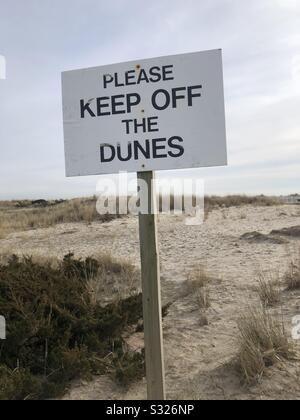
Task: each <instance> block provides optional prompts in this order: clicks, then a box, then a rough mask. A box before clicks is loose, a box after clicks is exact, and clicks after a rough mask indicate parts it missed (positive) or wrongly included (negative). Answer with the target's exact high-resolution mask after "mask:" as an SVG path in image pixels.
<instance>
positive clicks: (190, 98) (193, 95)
mask: <svg viewBox="0 0 300 420" xmlns="http://www.w3.org/2000/svg"><path fill="white" fill-rule="evenodd" d="M196 89H202V85H198V86H189V87H188V105H189V106H193V98H200V97H201V93H199V92H198V93H193V90H196Z"/></svg>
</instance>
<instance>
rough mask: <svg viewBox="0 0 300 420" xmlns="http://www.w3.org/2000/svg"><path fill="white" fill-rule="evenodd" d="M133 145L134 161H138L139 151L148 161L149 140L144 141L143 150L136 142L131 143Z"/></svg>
mask: <svg viewBox="0 0 300 420" xmlns="http://www.w3.org/2000/svg"><path fill="white" fill-rule="evenodd" d="M133 145H134V159H135V160H138V159H139V151H140V152H142V154H143V156H144V157H145V158H146V159H150V157H151V156H150V142H149V140H146V141H145V145H146V148H145V149H144V148H143V146H142V145H141V144H140V143H139V142H138V141H135V142H134V143H133Z"/></svg>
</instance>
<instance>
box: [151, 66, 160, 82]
mask: <svg viewBox="0 0 300 420" xmlns="http://www.w3.org/2000/svg"><path fill="white" fill-rule="evenodd" d="M149 73H150V75H151V76H152V77H150V78H149V80H150V82H152V83H156V82H160V81H161V74H160V68H159V67H158V66H157V67H151V69H150V71H149Z"/></svg>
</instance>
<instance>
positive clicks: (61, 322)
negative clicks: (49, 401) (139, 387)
mask: <svg viewBox="0 0 300 420" xmlns="http://www.w3.org/2000/svg"><path fill="white" fill-rule="evenodd" d="M113 267H115V268H116V267H118V265H117V263H115V264H114V265H113ZM99 270H108V271H109V270H111V268H110V267H109V266H106V267H105V266H103V262H101V260H99V261H98V260H96V259H92V258H87V259H86V260H76V259H75V258H74V256H73V255H72V254H69V255H67V256H66V257H65V258H64V259H63V261H61V262H59V263H58V264H57V267H53V265H51V264H50V263H43V264H42V263H39V262H34V261H33V259H32V258H23V259H19V258H17V257H15V256H14V257H12V258H11V259H10V260H9V262H8V263H7V264H6V265H0V313H1V314H2V315H3V316H5V318H6V322H7V340H5V341H3V343H1V344H2V347H1V352H0V399H10V400H14V399H41V398H42V399H45V398H55V397H58V396H60V395H62V394H63V392H64V391H65V390H66V387H67V386H68V384H69V383H70V381H72V380H73V379H75V378H78V377H89V376H91V374H94V373H96V374H104V373H110V374H112V375H113V376H115V377H117V378H118V381H119V382H123V383H124V384H126V385H127V384H128V382H129V381H131V380H134V379H137V378H139V377H140V375H141V372H144V358H143V357H141V354H140V353H132V352H129V351H128V350H127V349H126V348H125V346H124V345H123V339H122V333H123V332H124V330H125V328H126V327H128V326H129V325H134V324H137V323H138V321H139V320H140V319H141V318H142V296H141V294H139V295H138V294H136V295H133V296H130V297H129V298H127V299H124V300H118V301H116V302H113V303H111V304H109V305H107V306H101V305H100V304H99V303H98V301H94V300H93V299H92V298H91V294H90V292H89V288H88V281H89V280H90V279H91V278H92V277H93V276H97V274H98V272H99ZM115 271H118V270H115ZM119 273H120V275H122V270H119ZM116 343H118V344H116ZM110 354H112V358H111V359H110V361H109V363H108V362H107V356H108V355H110ZM129 361H130V363H129ZM124 363H125V368H124ZM129 368H130V369H129ZM117 372H119V373H117ZM120 372H123V374H121V373H120ZM134 372H136V373H134ZM122 378H123V379H122Z"/></svg>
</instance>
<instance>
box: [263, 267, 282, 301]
mask: <svg viewBox="0 0 300 420" xmlns="http://www.w3.org/2000/svg"><path fill="white" fill-rule="evenodd" d="M257 292H258V295H259V298H260V301H261V303H262V305H263V306H264V307H265V308H267V307H273V306H276V305H277V304H279V303H280V302H281V288H280V280H279V276H278V275H277V274H273V273H272V272H268V273H264V272H260V273H259V275H258V288H257Z"/></svg>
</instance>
